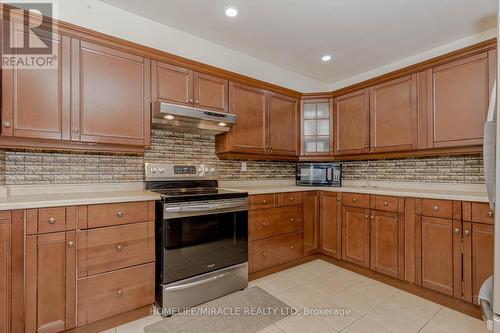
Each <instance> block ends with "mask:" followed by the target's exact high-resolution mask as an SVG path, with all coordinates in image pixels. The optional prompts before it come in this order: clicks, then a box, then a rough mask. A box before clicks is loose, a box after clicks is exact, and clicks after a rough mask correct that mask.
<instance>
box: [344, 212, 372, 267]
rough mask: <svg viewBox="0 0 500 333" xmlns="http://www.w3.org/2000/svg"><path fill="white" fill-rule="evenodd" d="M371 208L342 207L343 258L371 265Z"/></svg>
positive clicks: (355, 262) (362, 264)
mask: <svg viewBox="0 0 500 333" xmlns="http://www.w3.org/2000/svg"><path fill="white" fill-rule="evenodd" d="M369 214H370V210H369V209H363V208H358V207H347V206H344V207H342V260H346V261H349V262H352V263H354V264H358V265H361V266H365V267H369V266H370V219H369V217H370V215H369Z"/></svg>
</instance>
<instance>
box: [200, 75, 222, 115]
mask: <svg viewBox="0 0 500 333" xmlns="http://www.w3.org/2000/svg"><path fill="white" fill-rule="evenodd" d="M194 105H195V106H196V107H198V108H202V109H209V110H214V111H218V112H227V109H228V82H227V80H224V79H221V78H218V77H216V76H212V75H207V74H202V73H194Z"/></svg>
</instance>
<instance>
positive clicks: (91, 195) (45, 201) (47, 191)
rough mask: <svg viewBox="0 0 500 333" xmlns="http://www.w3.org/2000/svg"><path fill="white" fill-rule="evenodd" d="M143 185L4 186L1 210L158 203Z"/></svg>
mask: <svg viewBox="0 0 500 333" xmlns="http://www.w3.org/2000/svg"><path fill="white" fill-rule="evenodd" d="M159 198H160V196H159V195H158V194H156V193H153V192H149V191H145V190H144V185H143V183H142V182H138V183H124V184H115V183H110V184H98V185H95V184H92V185H87V184H83V185H18V186H9V185H7V186H2V187H0V210H11V209H29V208H42V207H60V206H76V205H91V204H103V203H116V202H132V201H149V200H157V199H159Z"/></svg>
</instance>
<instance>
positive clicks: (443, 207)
mask: <svg viewBox="0 0 500 333" xmlns="http://www.w3.org/2000/svg"><path fill="white" fill-rule="evenodd" d="M422 215H424V216H432V217H441V218H445V219H451V218H453V202H452V201H449V200H435V199H422Z"/></svg>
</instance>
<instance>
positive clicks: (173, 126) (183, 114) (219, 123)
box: [151, 102, 236, 135]
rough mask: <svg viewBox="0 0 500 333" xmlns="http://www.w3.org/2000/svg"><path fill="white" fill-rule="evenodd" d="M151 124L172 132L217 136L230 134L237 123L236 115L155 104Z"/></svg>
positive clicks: (168, 104)
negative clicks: (231, 128)
mask: <svg viewBox="0 0 500 333" xmlns="http://www.w3.org/2000/svg"><path fill="white" fill-rule="evenodd" d="M152 111H153V112H152V119H151V123H152V124H153V126H154V127H161V128H166V129H169V130H171V131H179V132H187V133H196V134H208V135H216V134H220V133H225V132H228V131H229V129H230V127H231V126H233V125H234V123H235V122H236V116H235V115H234V114H229V113H223V112H215V111H209V110H203V109H197V108H193V107H189V106H183V105H176V104H170V103H162V102H155V103H153V110H152Z"/></svg>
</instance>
